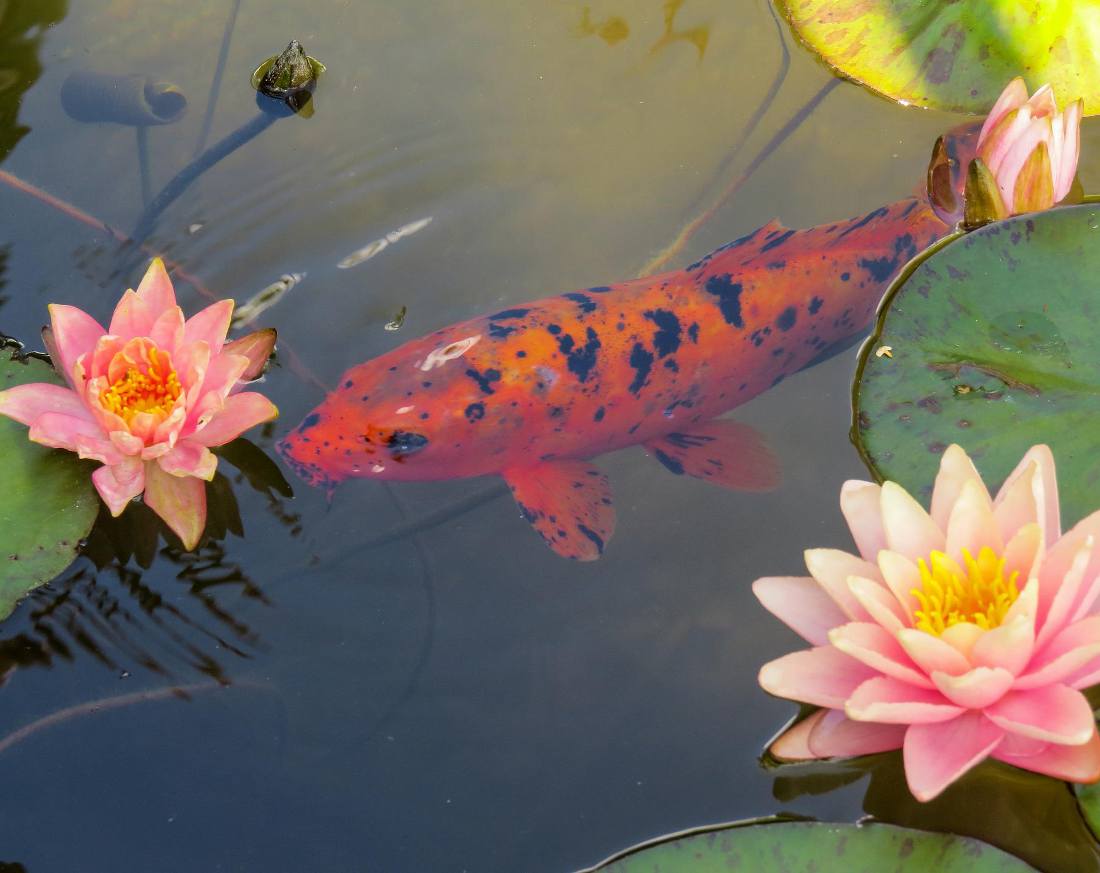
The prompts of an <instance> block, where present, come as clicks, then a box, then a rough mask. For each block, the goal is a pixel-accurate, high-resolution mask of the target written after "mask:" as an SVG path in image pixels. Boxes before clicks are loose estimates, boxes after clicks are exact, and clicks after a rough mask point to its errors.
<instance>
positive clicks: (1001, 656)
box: [970, 617, 1035, 676]
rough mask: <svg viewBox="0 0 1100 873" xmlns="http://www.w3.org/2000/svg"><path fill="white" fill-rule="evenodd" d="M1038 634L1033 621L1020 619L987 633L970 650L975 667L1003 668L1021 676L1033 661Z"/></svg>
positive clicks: (971, 660)
mask: <svg viewBox="0 0 1100 873" xmlns="http://www.w3.org/2000/svg"><path fill="white" fill-rule="evenodd" d="M1034 650H1035V634H1034V631H1033V630H1032V624H1031V622H1030V621H1029V620H1028V619H1027V618H1026V617H1024V618H1019V619H1016V620H1014V621H1009V622H1007V623H1006V624H1002V625H1001V626H1000V627H995V628H992V629H991V630H987V631H986V632H985V633H983V634H982V635H981V636H980V637H978V639H977V640H976V641H975V643H974V645H973V647H972V648H971V649H970V662H971V663H972V664H973V665H974V666H975V667H1002V668H1004V669H1005V670H1008V672H1010V673H1011V674H1012V675H1013V676H1018V675H1020V673H1021V672H1022V671H1023V669H1024V668H1025V667H1026V666H1027V664H1028V661H1030V660H1031V653H1032V652H1033V651H1034Z"/></svg>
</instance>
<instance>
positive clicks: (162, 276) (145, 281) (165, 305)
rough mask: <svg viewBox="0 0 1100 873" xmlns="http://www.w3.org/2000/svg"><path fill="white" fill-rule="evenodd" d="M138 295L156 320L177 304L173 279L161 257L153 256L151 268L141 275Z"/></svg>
mask: <svg viewBox="0 0 1100 873" xmlns="http://www.w3.org/2000/svg"><path fill="white" fill-rule="evenodd" d="M137 296H138V297H139V298H140V299H141V300H142V302H144V303H145V305H146V306H148V307H149V312H150V313H151V314H152V317H153V320H154V321H155V320H156V319H157V318H159V317H160V314H161V313H162V312H164V311H165V310H167V309H171V308H172V307H174V306H175V305H176V292H175V290H174V289H173V288H172V280H171V279H169V278H168V271H167V270H165V269H164V261H162V260H161V259H160V258H153V260H152V261H151V262H150V264H149V269H147V270H146V271H145V275H144V276H142V277H141V284H140V285H138V288H137Z"/></svg>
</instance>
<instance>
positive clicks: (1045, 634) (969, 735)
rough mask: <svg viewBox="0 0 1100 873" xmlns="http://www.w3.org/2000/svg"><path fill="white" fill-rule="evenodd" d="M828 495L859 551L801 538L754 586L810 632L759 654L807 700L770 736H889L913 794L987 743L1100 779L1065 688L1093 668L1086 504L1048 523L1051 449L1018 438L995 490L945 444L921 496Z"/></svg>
mask: <svg viewBox="0 0 1100 873" xmlns="http://www.w3.org/2000/svg"><path fill="white" fill-rule="evenodd" d="M840 507H841V511H842V512H843V513H844V517H845V519H846V520H847V522H848V526H849V528H850V529H851V531H852V536H853V538H854V539H855V542H856V546H857V548H858V550H859V556H858V557H857V556H855V555H850V554H847V553H846V552H842V551H837V550H835V549H810V550H808V551H807V552H806V553H805V558H806V566H807V568H808V569H809V571H810V574H811V575H810V576H809V577H773V578H765V579H758V580H757V581H756V582H755V584H754V585H753V590H754V592H755V593H756V596H757V597H758V598H759V600H760V602H761V603H762V604H763V605H764V606H765V607H766V608H767V609H768V610H770V611H771V612H772V613H774V614H775V615H776V616H778V617H779V618H780V619H782V620H783V621H784V622H785V623H786V624H787V625H789V626H790V627H791V628H792V629H793V630H795V631H796V632H797V633H798V634H799V635H801V636H802V637H803V638H804V639H805V640H806V641H807V642H808V643H810V645H811V646H812V648H810V649H806V650H804V651H799V652H795V653H793V654H790V655H786V656H784V657H782V658H779V659H777V660H775V661H772V662H770V663H768V664H765V665H764V667H763V668H762V669H761V670H760V684H761V686H763V688H764V689H765V690H766V691H769V692H770V693H772V694H775V695H778V696H780V697H786V698H791V699H793V700H798V701H802V702H804V703H809V704H813V705H815V706H819V707H822V708H821V709H820V710H819V711H818V712H816V713H815V714H813V715H812V716H810V717H809V718H807V719H805V720H803V721H801V722H799V723H798V724H796V725H795V726H794V727H792V728H791V729H790V730H788V731H787V732H786V733H785V734H783V735H782V736H780V737H779V739H777V740H776V741H775V743H774V744H773V746H772V751H773V753H774V754H775V755H776V756H777V757H779V758H780V759H789V760H802V759H808V758H829V757H834V756H850V755H864V754H869V753H872V752H882V751H887V750H890V749H897V748H901V749H902V750H903V759H904V763H905V775H906V779H907V781H908V783H909V788H910V790H911V791H912V792H913V795H914V796H915V797H916V798H917V799H918V800H922V801H925V800H930V799H932V798H934V797H935V796H936V795H938V794H939V793H940V792H941V791H943V790H944V788H946V787H947V786H948V785H950V784H951V783H952V782H954V781H955V780H956V779H958V778H959V777H960V776H962V775H963V774H964V773H965V772H966V771H967V770H969V769H970V768H971V767H973V766H974V765H976V764H977V763H978V762H980V761H982V760H983V759H984V758H986V757H993V758H996V759H998V760H1000V761H1004V762H1006V763H1009V764H1012V765H1014V766H1016V767H1022V768H1023V769H1025V770H1034V771H1035V772H1038V773H1045V774H1048V775H1050V776H1055V777H1057V778H1059V779H1066V780H1070V781H1074V782H1093V781H1096V780H1097V779H1098V778H1100V738H1098V737H1097V732H1096V722H1095V720H1094V718H1093V714H1092V708H1091V707H1090V706H1089V704H1088V701H1087V700H1086V699H1085V696H1084V695H1083V694H1082V693H1081V691H1080V689H1082V688H1085V687H1087V686H1089V685H1094V684H1096V683H1097V682H1100V614H1097V613H1098V610H1097V597H1098V595H1100V548H1098V547H1097V537H1098V535H1100V512H1096V513H1093V514H1092V515H1090V516H1089V517H1088V518H1086V519H1084V520H1083V521H1081V522H1080V523H1079V524H1077V525H1076V526H1075V527H1074V528H1073V529H1072V530H1071V531H1069V532H1068V533H1066V534H1065V535H1063V534H1062V532H1061V527H1060V522H1059V512H1058V486H1057V482H1056V480H1055V475H1054V459H1053V457H1052V456H1051V453H1050V450H1049V449H1048V448H1047V447H1046V446H1035V447H1034V448H1032V449H1031V450H1029V451H1028V452H1027V454H1026V455H1024V458H1023V460H1022V461H1021V462H1020V464H1019V465H1018V466H1017V467H1016V469H1015V470H1014V471H1013V472H1012V474H1011V475H1010V476H1009V477H1008V479H1007V480H1006V481H1005V483H1004V485H1003V486H1002V487H1001V490H1000V491H999V492H998V493H997V496H996V497H995V498H990V496H989V492H988V491H987V490H986V487H985V485H984V484H983V482H982V479H981V477H980V476H979V475H978V471H977V470H976V469H975V468H974V465H973V463H971V461H970V458H968V457H967V455H966V453H965V452H964V451H963V450H962V449H960V448H959V447H958V446H951V447H950V448H949V449H947V451H946V452H944V455H943V459H942V461H941V463H940V470H939V475H938V476H937V477H936V482H935V488H934V490H933V493H932V505H931V511H930V512H926V511H925V510H924V509H923V508H922V507H921V506H920V504H919V503H917V501H916V500H914V499H913V498H912V497H911V496H910V495H909V494H908V493H906V491H905V490H904V489H903V488H901V487H900V486H899V485H896V484H894V483H893V482H887V483H885V484H884V485H882V486H881V487H880V486H878V485H874V484H872V483H870V482H855V481H852V482H846V483H845V484H844V486H843V488H842V489H841V492H840Z"/></svg>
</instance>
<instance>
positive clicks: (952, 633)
mask: <svg viewBox="0 0 1100 873" xmlns="http://www.w3.org/2000/svg"><path fill="white" fill-rule="evenodd" d="M986 633H987V631H984V630H982V629H981V628H980V627H978V626H977V625H976V624H974V623H973V622H969V621H960V622H959V623H958V624H953V625H951V627H949V628H947V629H946V630H945V631H944V632H943V633H942V634H940V639H941V640H943V641H944V642H945V643H947V644H948V645H949V646H951V648H953V649H954V650H955V651H957V652H958V653H959V654H960V655H962V656H963V657H964V658H966V659H967V663H970V654H971V652H973V650H974V645H975V644H976V643H977V642H978V640H980V639H981V638H982V637H983V636H985V634H986Z"/></svg>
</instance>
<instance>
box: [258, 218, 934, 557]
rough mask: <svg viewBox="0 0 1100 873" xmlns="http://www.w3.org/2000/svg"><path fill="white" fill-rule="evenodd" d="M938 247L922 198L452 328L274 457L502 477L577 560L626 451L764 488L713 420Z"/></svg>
mask: <svg viewBox="0 0 1100 873" xmlns="http://www.w3.org/2000/svg"><path fill="white" fill-rule="evenodd" d="M948 231H949V228H948V226H947V225H946V224H944V223H943V222H942V221H941V220H940V219H939V218H937V217H936V215H935V214H934V213H933V211H932V210H931V208H930V207H929V205H928V203H927V201H926V200H925V199H923V198H921V197H911V198H907V199H904V200H901V201H899V202H897V203H894V204H892V205H890V206H884V207H882V208H880V209H876V210H874V211H873V212H871V213H869V214H867V215H865V216H862V217H860V218H857V219H852V220H850V221H844V222H839V223H835V224H829V225H822V226H820V227H815V228H812V229H809V230H801V231H799V230H788V229H786V228H784V227H782V226H781V225H780V224H778V223H777V222H772V223H771V224H768V225H765V226H764V227H762V228H760V229H758V230H756V231H754V232H753V233H750V234H748V235H747V236H744V237H742V238H740V239H738V240H735V241H734V242H732V243H729V244H728V245H725V246H722V247H721V248H719V249H717V250H716V251H714V252H712V253H711V254H710V255H707V256H706V257H704V258H703V259H702V260H700V261H698V262H696V263H694V264H691V265H690V266H688V267H687V268H686V269H683V270H677V271H674V272H669V273H664V274H662V275H657V276H650V277H646V278H642V279H635V280H632V281H627V282H621V283H618V284H616V285H611V286H597V287H593V288H588V289H586V290H584V291H577V292H571V293H568V294H563V295H560V296H557V297H548V298H545V299H542V300H537V301H535V302H533V303H526V304H522V305H518V306H515V307H510V308H507V309H504V310H501V311H499V312H494V313H492V314H490V315H486V316H481V317H479V318H474V319H470V320H469V321H464V322H461V323H459V324H455V325H452V326H450V327H447V328H443V329H442V330H438V331H436V332H435V333H432V334H429V335H428V336H425V337H421V338H420V339H416V340H413V341H411V342H408V343H406V344H405V345H403V346H401V347H399V348H397V349H394V350H393V351H391V352H389V353H387V354H384V355H382V356H380V357H378V358H375V359H373V360H371V361H368V362H366V363H364V364H360V365H359V366H356V367H353V368H352V369H350V370H348V372H347V373H345V374H344V376H343V377H342V378H341V382H340V386H339V387H338V388H337V389H336V390H335V391H333V392H332V393H331V394H330V395H329V396H328V397H327V398H326V400H325V401H324V402H323V403H322V404H321V405H320V406H318V407H317V409H316V410H315V411H313V412H312V413H311V414H310V415H308V416H307V417H306V418H305V420H304V421H303V422H302V423H301V424H300V425H299V426H298V427H297V428H296V429H295V430H294V431H292V432H291V433H290V434H289V435H288V436H287V437H286V439H285V440H284V441H283V442H282V443H281V444H280V449H281V451H282V453H283V455H284V456H285V457H286V458H287V459H288V460H289V461H290V462H291V463H292V464H293V466H294V467H295V468H296V470H297V471H298V472H299V473H300V474H301V475H302V476H303V477H305V478H306V479H308V480H309V481H310V482H312V483H314V484H323V485H332V484H334V483H337V482H339V481H341V480H343V479H346V478H348V477H351V476H359V477H366V478H380V479H405V480H423V479H448V478H456V477H466V476H480V475H485V474H490V473H496V474H500V475H503V476H504V477H505V479H506V480H507V481H508V483H509V485H510V486H511V487H512V490H513V493H514V494H515V496H516V499H517V501H518V502H519V504H520V507H521V509H522V511H523V513H524V514H525V516H527V518H528V519H529V520H530V521H531V522H532V523H533V524H534V525H535V527H536V528H537V529H538V530H539V532H540V534H542V536H543V537H544V539H546V541H547V542H548V544H549V545H550V546H551V547H552V548H554V549H555V550H556V551H558V552H559V553H561V554H564V555H567V556H569V557H574V558H579V559H591V558H594V557H597V556H598V555H599V554H600V552H602V549H603V546H604V544H605V543H606V540H607V539H608V537H609V536H610V534H611V531H612V530H613V525H614V512H613V509H612V508H611V502H610V490H609V488H608V486H607V482H606V478H605V477H604V476H603V475H602V474H601V473H599V471H598V470H596V468H594V467H592V466H591V465H589V464H587V463H586V460H587V459H588V458H592V457H594V456H596V455H600V454H603V453H604V452H608V451H611V450H613V449H618V448H622V447H624V446H629V445H634V444H639V443H640V444H644V445H645V446H646V447H647V448H648V449H650V450H651V451H652V452H653V453H654V454H655V455H656V457H657V458H658V459H659V460H660V461H661V462H662V463H663V464H664V465H665V466H666V467H667V468H669V469H670V470H672V471H673V472H676V473H688V474H690V475H695V476H698V477H700V478H704V479H711V480H712V481H716V482H718V483H720V484H725V485H727V486H731V487H735V488H743V489H749V490H762V489H766V488H768V487H772V486H773V485H774V484H775V482H776V480H777V475H778V468H777V465H776V463H775V461H774V459H773V458H772V456H771V453H770V452H769V450H768V449H767V447H766V446H765V445H764V444H763V443H762V441H761V440H760V439H759V438H758V437H757V436H756V434H755V433H754V432H753V431H752V430H751V429H750V428H748V427H746V426H744V425H739V424H737V423H736V422H732V421H715V420H714V419H715V417H716V416H718V415H720V414H721V413H723V412H726V411H727V410H730V409H732V408H734V407H736V406H739V405H740V404H742V403H744V402H745V401H747V400H749V399H750V398H752V397H754V396H756V395H757V394H759V393H761V392H762V391H764V390H766V389H767V388H769V387H771V386H773V385H775V384H776V383H777V382H779V381H780V380H781V379H783V378H784V377H785V376H788V375H790V374H792V373H794V372H797V371H798V370H800V369H802V368H803V367H805V366H807V365H808V364H810V363H812V362H813V361H814V360H815V359H817V358H820V357H823V356H824V355H826V354H827V353H828V352H829V350H830V349H831V348H833V347H835V346H837V345H841V344H845V343H846V342H849V341H851V340H852V339H853V338H854V337H856V336H857V335H859V334H860V333H862V332H863V331H864V330H865V329H866V327H867V325H868V324H869V323H870V321H871V319H872V318H873V316H874V313H875V308H876V306H877V305H878V303H879V301H880V299H881V297H882V293H883V291H884V290H885V288H886V286H887V284H888V283H889V281H890V280H891V279H892V278H893V277H894V276H895V275H896V274H897V273H898V272H899V271H900V269H901V268H902V267H903V266H904V265H905V263H906V262H907V261H908V260H909V259H910V258H912V257H913V256H914V255H915V254H916V253H917V252H919V251H920V250H922V249H923V248H924V247H926V246H927V245H929V244H930V243H932V242H934V241H935V240H937V239H939V238H940V237H942V236H943V235H945V234H946V233H947V232H948Z"/></svg>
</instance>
